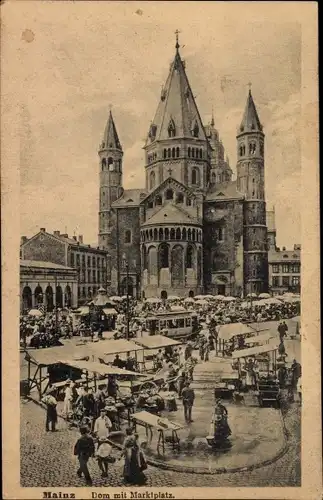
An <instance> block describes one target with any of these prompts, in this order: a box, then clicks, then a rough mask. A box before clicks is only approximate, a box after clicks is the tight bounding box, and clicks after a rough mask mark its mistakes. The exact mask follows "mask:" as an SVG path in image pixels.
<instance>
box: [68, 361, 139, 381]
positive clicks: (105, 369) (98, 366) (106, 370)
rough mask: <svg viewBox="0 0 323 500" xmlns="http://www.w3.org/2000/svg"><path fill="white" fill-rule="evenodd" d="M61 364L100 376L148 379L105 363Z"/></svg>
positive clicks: (71, 362) (78, 362) (81, 362)
mask: <svg viewBox="0 0 323 500" xmlns="http://www.w3.org/2000/svg"><path fill="white" fill-rule="evenodd" d="M60 363H62V364H64V365H68V366H73V367H74V368H78V369H79V370H87V371H89V372H92V373H96V374H98V375H102V376H105V375H116V376H118V375H127V376H128V377H129V376H131V377H134V378H136V377H143V378H147V376H146V375H144V374H142V373H137V372H132V371H130V370H122V369H121V368H117V367H116V366H108V365H105V364H104V363H94V362H91V361H73V360H71V359H70V360H62V361H60Z"/></svg>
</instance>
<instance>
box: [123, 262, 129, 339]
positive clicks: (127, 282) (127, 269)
mask: <svg viewBox="0 0 323 500" xmlns="http://www.w3.org/2000/svg"><path fill="white" fill-rule="evenodd" d="M122 264H123V267H124V268H125V270H126V287H127V303H126V304H127V309H126V322H127V323H126V340H128V339H129V322H130V317H129V264H128V261H127V259H126V255H125V254H123V255H122Z"/></svg>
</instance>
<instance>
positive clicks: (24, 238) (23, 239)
mask: <svg viewBox="0 0 323 500" xmlns="http://www.w3.org/2000/svg"><path fill="white" fill-rule="evenodd" d="M26 241H28V238H27V236H22V237H21V239H20V245H23V244H24V243H26Z"/></svg>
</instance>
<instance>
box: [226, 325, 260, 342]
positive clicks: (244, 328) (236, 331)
mask: <svg viewBox="0 0 323 500" xmlns="http://www.w3.org/2000/svg"><path fill="white" fill-rule="evenodd" d="M218 333H219V339H221V340H230V339H232V337H235V336H236V335H245V334H247V333H255V329H254V328H251V327H250V326H249V325H244V324H243V323H228V324H227V325H221V326H220V328H219V332H218Z"/></svg>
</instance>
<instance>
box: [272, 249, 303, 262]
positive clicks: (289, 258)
mask: <svg viewBox="0 0 323 500" xmlns="http://www.w3.org/2000/svg"><path fill="white" fill-rule="evenodd" d="M300 260H301V251H300V250H269V252H268V262H270V263H278V262H279V263H281V264H284V263H287V262H298V261H300Z"/></svg>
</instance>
